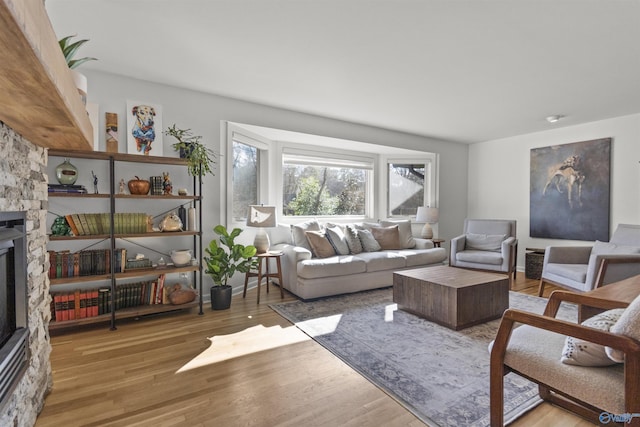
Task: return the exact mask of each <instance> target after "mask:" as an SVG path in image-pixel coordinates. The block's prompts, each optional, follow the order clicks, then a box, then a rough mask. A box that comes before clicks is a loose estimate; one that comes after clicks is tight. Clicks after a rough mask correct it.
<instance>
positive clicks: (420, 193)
mask: <svg viewBox="0 0 640 427" xmlns="http://www.w3.org/2000/svg"><path fill="white" fill-rule="evenodd" d="M432 163H433V162H432V160H431V159H426V160H420V161H415V160H413V161H403V160H395V159H394V160H388V161H387V186H388V187H387V194H388V197H387V216H389V217H394V216H396V217H397V216H402V217H407V216H415V215H416V213H417V211H418V207H419V206H428V205H429V206H430V205H432V204H433V202H434V200H433V183H432V181H433V179H432V177H433V171H432Z"/></svg>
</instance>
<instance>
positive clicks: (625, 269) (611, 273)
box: [538, 224, 640, 296]
mask: <svg viewBox="0 0 640 427" xmlns="http://www.w3.org/2000/svg"><path fill="white" fill-rule="evenodd" d="M637 274H640V225H631V224H620V225H618V228H617V229H616V231H615V232H614V233H613V235H612V236H611V241H610V242H608V243H607V242H599V241H596V242H595V244H594V245H593V246H548V247H547V248H546V250H545V254H544V261H543V264H542V275H541V278H540V287H539V288H538V295H539V296H542V294H543V292H544V287H545V285H546V284H547V283H548V284H552V285H555V286H559V287H562V288H566V289H569V290H572V291H579V292H587V291H590V290H593V289H595V288H598V287H600V286H602V285H606V284H609V283H613V282H617V281H620V280H623V279H626V278H628V277H631V276H635V275H637Z"/></svg>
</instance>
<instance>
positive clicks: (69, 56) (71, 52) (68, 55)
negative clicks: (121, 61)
mask: <svg viewBox="0 0 640 427" xmlns="http://www.w3.org/2000/svg"><path fill="white" fill-rule="evenodd" d="M74 37H76V35H75V34H74V35H72V36H67V37H64V38H62V39H60V40H58V44H59V45H60V49H62V54H63V55H64V59H65V60H66V61H67V66H68V67H69V68H71V69H72V70H73V69H74V68H78V67H79V66H80V65H82V64H84V63H85V62H87V61H97V60H98V59H97V58H93V57H87V56H85V57H84V58H78V59H74V56H75V55H76V53H77V52H78V49H80V47H81V46H82V45H83V44H85V43H86V42H88V41H89V40H88V39H82V40H78V41H76V42H72V41H71V39H72V38H74Z"/></svg>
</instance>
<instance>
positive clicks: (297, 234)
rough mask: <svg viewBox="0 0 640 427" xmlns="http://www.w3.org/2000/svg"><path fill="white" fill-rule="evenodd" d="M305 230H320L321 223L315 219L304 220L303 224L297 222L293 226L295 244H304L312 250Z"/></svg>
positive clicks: (303, 245) (304, 246) (292, 233)
mask: <svg viewBox="0 0 640 427" xmlns="http://www.w3.org/2000/svg"><path fill="white" fill-rule="evenodd" d="M305 231H320V224H318V221H316V220H315V219H312V220H311V221H307V222H303V223H301V224H295V225H292V226H291V235H292V236H293V244H294V245H295V246H302V247H303V248H305V249H307V250H308V251H311V246H310V245H309V241H308V240H307V236H305V234H304V233H305ZM311 252H312V251H311Z"/></svg>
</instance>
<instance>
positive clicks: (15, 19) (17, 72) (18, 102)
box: [0, 0, 93, 150]
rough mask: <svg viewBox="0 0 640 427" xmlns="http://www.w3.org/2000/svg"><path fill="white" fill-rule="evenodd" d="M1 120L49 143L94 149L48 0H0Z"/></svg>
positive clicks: (35, 140) (31, 138)
mask: <svg viewBox="0 0 640 427" xmlns="http://www.w3.org/2000/svg"><path fill="white" fill-rule="evenodd" d="M0 120H1V121H3V122H4V123H6V124H7V125H8V126H9V127H11V128H12V129H13V130H15V131H16V132H17V133H19V134H20V135H22V136H23V137H25V138H26V139H28V140H29V141H31V142H33V143H34V144H37V145H40V146H43V147H49V148H59V149H73V150H92V149H93V143H92V142H90V141H92V140H93V136H92V135H93V130H92V128H91V123H90V121H89V117H88V115H87V111H86V109H85V107H84V105H83V104H82V101H81V100H80V96H79V95H78V92H77V89H76V87H75V85H74V83H73V79H72V77H71V73H70V71H69V68H68V67H67V64H66V62H65V59H64V56H63V55H62V52H61V50H60V47H59V46H58V40H57V38H56V34H55V32H54V31H53V28H52V26H51V22H50V21H49V17H48V16H47V12H46V10H45V7H44V2H43V0H0Z"/></svg>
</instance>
